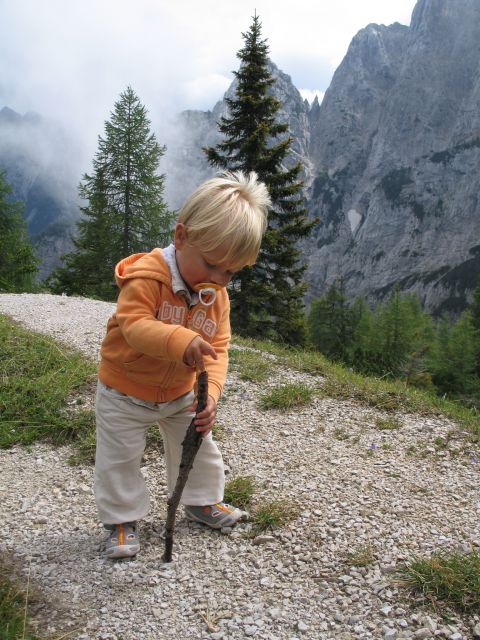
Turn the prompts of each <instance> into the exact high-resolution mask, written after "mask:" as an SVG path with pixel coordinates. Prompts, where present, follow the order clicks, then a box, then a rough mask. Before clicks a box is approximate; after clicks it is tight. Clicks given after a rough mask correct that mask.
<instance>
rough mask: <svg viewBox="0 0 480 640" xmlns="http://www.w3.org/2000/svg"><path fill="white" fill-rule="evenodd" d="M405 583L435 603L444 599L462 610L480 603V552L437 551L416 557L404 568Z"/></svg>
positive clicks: (448, 603)
mask: <svg viewBox="0 0 480 640" xmlns="http://www.w3.org/2000/svg"><path fill="white" fill-rule="evenodd" d="M402 582H404V583H405V584H406V585H407V586H409V587H410V588H411V589H412V590H414V591H417V592H421V593H422V594H423V595H424V596H426V597H427V598H428V599H429V600H430V601H432V602H433V603H434V604H435V603H437V604H438V602H444V603H445V604H447V605H449V606H452V607H457V608H459V609H462V610H468V609H478V607H479V606H480V555H479V554H478V553H477V552H476V551H473V552H471V553H467V554H461V553H458V552H451V553H446V552H445V553H436V554H433V555H432V557H431V558H426V559H425V558H415V559H413V560H412V561H411V562H409V563H408V564H407V565H406V567H405V568H404V570H403V571H402Z"/></svg>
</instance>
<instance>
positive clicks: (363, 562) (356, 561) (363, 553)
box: [345, 544, 375, 567]
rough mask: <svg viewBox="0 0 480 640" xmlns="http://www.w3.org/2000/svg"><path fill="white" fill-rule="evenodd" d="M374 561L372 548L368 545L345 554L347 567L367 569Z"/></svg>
mask: <svg viewBox="0 0 480 640" xmlns="http://www.w3.org/2000/svg"><path fill="white" fill-rule="evenodd" d="M374 560H375V557H374V555H373V549H372V546H371V545H369V544H368V545H364V546H362V547H358V548H357V549H354V550H352V551H350V552H349V553H347V556H346V558H345V564H346V565H348V566H349V567H369V566H371V565H372V564H373V562H374Z"/></svg>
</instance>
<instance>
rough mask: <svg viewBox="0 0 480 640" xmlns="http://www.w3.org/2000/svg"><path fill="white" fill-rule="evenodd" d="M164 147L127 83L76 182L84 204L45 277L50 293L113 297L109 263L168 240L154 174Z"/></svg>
mask: <svg viewBox="0 0 480 640" xmlns="http://www.w3.org/2000/svg"><path fill="white" fill-rule="evenodd" d="M164 152H165V148H164V147H161V146H160V145H159V144H158V142H157V140H156V138H155V135H154V134H153V133H151V132H150V121H149V119H148V118H147V110H146V109H145V107H144V106H143V105H142V104H141V103H140V100H139V98H138V97H137V95H136V94H135V92H134V91H133V90H132V89H131V87H127V89H126V91H124V92H123V93H122V94H120V98H119V100H118V101H117V102H116V103H115V106H114V110H113V112H112V113H111V118H110V120H109V121H107V122H106V123H105V135H104V137H102V136H99V138H98V151H97V153H96V155H95V158H94V160H93V173H92V174H91V175H89V174H85V175H84V177H83V181H82V183H81V184H80V186H79V193H80V196H81V197H82V198H83V199H84V200H86V201H87V204H86V206H85V207H83V208H82V213H83V218H82V219H81V220H80V222H79V223H78V225H77V229H78V233H77V237H76V238H75V239H74V240H73V243H74V246H75V251H73V252H72V253H69V254H66V255H65V256H63V260H64V262H65V266H64V267H61V268H59V269H57V270H55V272H54V273H53V274H52V277H51V278H50V286H51V287H52V288H53V290H54V291H55V292H65V293H68V294H80V295H85V296H90V297H98V298H102V299H106V300H109V299H114V298H115V297H116V289H115V286H114V278H113V272H114V268H115V264H116V263H117V262H118V261H119V260H120V259H121V258H123V257H125V256H127V255H129V254H132V253H140V252H144V251H150V250H151V249H152V248H154V247H156V246H162V245H164V244H166V243H168V242H169V240H170V238H171V229H172V226H173V214H171V213H169V212H168V210H167V206H166V204H165V202H164V200H163V189H164V176H163V175H159V174H158V173H157V171H158V163H159V160H160V157H161V156H162V155H163V153H164Z"/></svg>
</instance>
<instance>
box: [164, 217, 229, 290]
mask: <svg viewBox="0 0 480 640" xmlns="http://www.w3.org/2000/svg"><path fill="white" fill-rule="evenodd" d="M175 249H176V258H177V264H178V269H179V271H180V275H181V276H182V278H183V280H184V282H185V284H187V285H188V286H189V287H190V289H192V290H193V289H194V288H195V285H197V284H200V283H201V282H214V283H215V284H218V285H220V286H221V287H226V286H227V284H228V283H229V282H230V280H231V279H232V276H233V275H234V274H235V273H236V272H237V271H238V270H239V269H238V265H231V264H228V263H225V262H224V256H225V253H226V252H227V250H228V242H227V241H225V242H224V243H222V244H221V245H220V246H219V247H218V248H217V249H215V251H212V252H209V253H204V252H203V251H200V249H199V248H198V247H196V246H194V245H192V244H189V243H188V240H187V232H186V229H185V225H183V224H182V223H178V224H177V226H176V227H175Z"/></svg>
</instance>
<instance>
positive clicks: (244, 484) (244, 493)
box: [224, 476, 255, 509]
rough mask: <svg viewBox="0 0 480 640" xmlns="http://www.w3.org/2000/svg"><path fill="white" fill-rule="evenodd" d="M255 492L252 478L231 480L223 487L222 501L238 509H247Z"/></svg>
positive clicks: (244, 477) (239, 477)
mask: <svg viewBox="0 0 480 640" xmlns="http://www.w3.org/2000/svg"><path fill="white" fill-rule="evenodd" d="M254 492H255V481H254V479H253V476H238V477H236V478H232V480H230V481H229V482H227V484H226V486H225V493H224V500H225V502H227V503H229V504H233V505H235V506H236V507H239V508H240V509H248V508H249V507H250V504H251V502H252V497H253V494H254Z"/></svg>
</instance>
